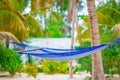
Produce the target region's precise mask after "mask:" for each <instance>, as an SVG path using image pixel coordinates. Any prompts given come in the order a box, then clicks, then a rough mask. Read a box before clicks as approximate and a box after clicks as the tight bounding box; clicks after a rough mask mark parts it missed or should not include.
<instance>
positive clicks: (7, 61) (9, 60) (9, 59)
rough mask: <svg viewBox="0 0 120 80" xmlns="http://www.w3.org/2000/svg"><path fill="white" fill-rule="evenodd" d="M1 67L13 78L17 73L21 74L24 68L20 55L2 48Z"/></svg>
mask: <svg viewBox="0 0 120 80" xmlns="http://www.w3.org/2000/svg"><path fill="white" fill-rule="evenodd" d="M0 65H1V67H2V68H3V69H4V70H6V71H8V72H9V73H10V74H11V76H13V75H15V74H16V72H19V71H20V70H21V68H22V67H23V64H22V60H21V59H20V55H18V54H17V53H16V52H15V51H13V50H11V49H8V48H5V47H0Z"/></svg>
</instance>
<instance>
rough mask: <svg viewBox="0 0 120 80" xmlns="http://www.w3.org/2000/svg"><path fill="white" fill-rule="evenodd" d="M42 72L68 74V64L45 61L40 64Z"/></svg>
mask: <svg viewBox="0 0 120 80" xmlns="http://www.w3.org/2000/svg"><path fill="white" fill-rule="evenodd" d="M41 68H42V69H43V72H44V73H46V74H55V73H64V74H67V73H68V63H67V62H58V61H50V60H46V61H44V62H43V63H42V67H41Z"/></svg>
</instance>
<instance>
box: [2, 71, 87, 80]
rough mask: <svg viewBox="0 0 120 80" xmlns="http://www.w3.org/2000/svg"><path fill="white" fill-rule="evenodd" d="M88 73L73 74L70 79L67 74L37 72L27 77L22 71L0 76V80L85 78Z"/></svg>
mask: <svg viewBox="0 0 120 80" xmlns="http://www.w3.org/2000/svg"><path fill="white" fill-rule="evenodd" d="M88 76H89V75H88V74H86V73H82V74H74V77H73V78H72V79H70V78H69V75H67V74H54V75H45V74H44V73H39V74H38V76H37V77H36V78H34V77H27V75H26V74H24V73H22V74H21V76H20V75H16V76H14V77H9V76H6V77H0V80H86V79H85V78H86V77H88Z"/></svg>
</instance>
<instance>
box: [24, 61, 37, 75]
mask: <svg viewBox="0 0 120 80" xmlns="http://www.w3.org/2000/svg"><path fill="white" fill-rule="evenodd" d="M22 71H23V72H25V73H27V74H28V76H33V77H36V76H37V74H38V69H37V66H36V64H32V63H29V62H27V63H26V65H25V67H24V68H23V69H22Z"/></svg>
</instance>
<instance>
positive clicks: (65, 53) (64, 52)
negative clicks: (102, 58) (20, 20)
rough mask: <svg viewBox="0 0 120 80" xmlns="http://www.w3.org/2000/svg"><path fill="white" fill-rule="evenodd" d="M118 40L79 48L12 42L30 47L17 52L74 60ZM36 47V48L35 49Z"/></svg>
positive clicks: (60, 59)
mask: <svg viewBox="0 0 120 80" xmlns="http://www.w3.org/2000/svg"><path fill="white" fill-rule="evenodd" d="M118 42H120V38H118V39H116V40H114V41H112V42H110V43H108V44H102V45H98V46H93V47H88V48H80V49H54V48H39V47H36V46H30V45H27V44H20V43H16V42H13V43H14V44H15V45H18V46H20V47H23V48H31V49H30V50H25V51H18V53H19V54H27V55H32V56H37V57H41V58H43V59H48V60H59V61H66V60H75V59H78V58H81V57H85V56H88V55H91V54H93V53H95V52H97V51H100V50H103V49H105V48H107V47H109V46H111V45H114V44H116V43H118ZM35 48H37V49H35Z"/></svg>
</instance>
